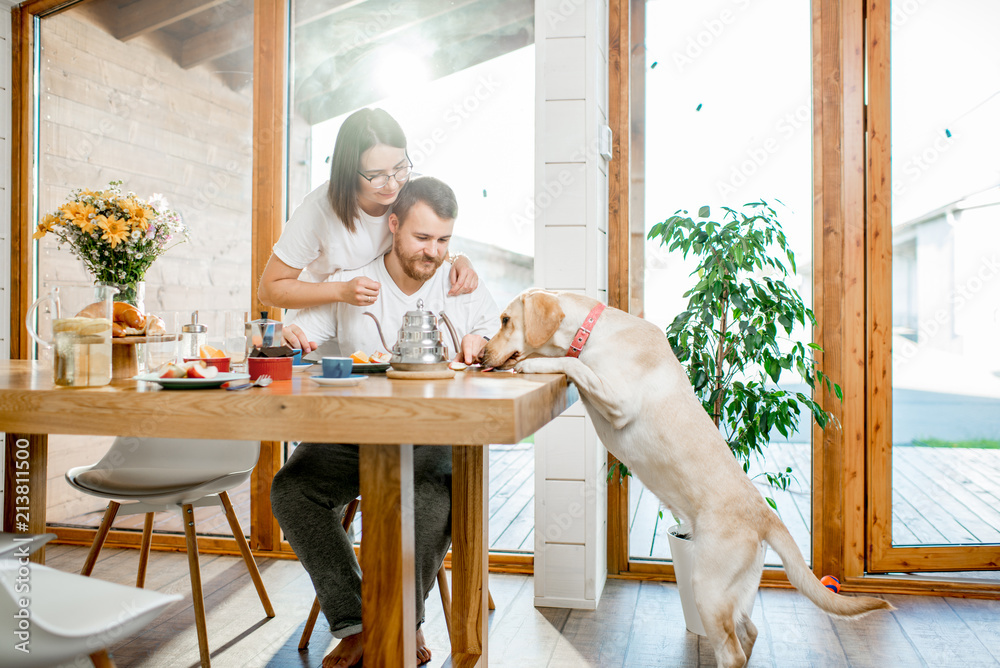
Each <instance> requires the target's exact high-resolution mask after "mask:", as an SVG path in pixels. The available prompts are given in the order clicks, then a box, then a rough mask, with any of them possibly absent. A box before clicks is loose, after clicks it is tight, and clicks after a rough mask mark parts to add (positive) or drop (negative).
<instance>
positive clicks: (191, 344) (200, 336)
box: [181, 311, 208, 357]
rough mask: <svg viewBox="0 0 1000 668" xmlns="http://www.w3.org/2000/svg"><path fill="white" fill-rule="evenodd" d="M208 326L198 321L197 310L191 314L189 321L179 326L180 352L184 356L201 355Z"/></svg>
mask: <svg viewBox="0 0 1000 668" xmlns="http://www.w3.org/2000/svg"><path fill="white" fill-rule="evenodd" d="M206 332H208V327H206V326H205V325H202V324H201V323H199V322H198V312H197V311H194V312H193V313H192V314H191V322H189V323H188V324H186V325H184V326H182V327H181V352H182V353H183V356H184V357H201V347H202V346H203V345H205V336H206Z"/></svg>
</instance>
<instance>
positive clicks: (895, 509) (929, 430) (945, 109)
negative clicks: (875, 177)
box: [890, 0, 1000, 545]
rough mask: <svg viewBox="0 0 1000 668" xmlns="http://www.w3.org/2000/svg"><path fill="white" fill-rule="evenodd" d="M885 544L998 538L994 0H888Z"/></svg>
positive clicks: (998, 96)
mask: <svg viewBox="0 0 1000 668" xmlns="http://www.w3.org/2000/svg"><path fill="white" fill-rule="evenodd" d="M892 8H893V11H892V14H891V16H892V23H891V42H890V43H891V61H892V76H891V81H892V83H891V108H892V116H891V123H892V126H891V127H892V258H893V261H892V266H893V273H892V295H893V323H892V325H893V340H892V397H893V400H892V446H893V447H892V543H893V544H894V545H941V544H945V545H948V544H965V545H976V544H981V543H993V544H996V543H1000V513H998V512H997V503H996V502H997V500H998V495H1000V486H998V485H997V483H996V479H997V473H1000V352H998V349H997V341H998V340H1000V264H998V258H997V249H998V248H1000V159H998V156H997V151H996V149H997V147H998V146H1000V128H998V126H997V118H998V117H1000V88H998V86H1000V79H998V76H997V73H998V71H1000V45H998V44H997V41H996V40H995V39H992V38H991V37H990V30H991V28H990V27H991V26H996V25H997V24H998V23H1000V6H998V5H997V4H996V3H993V2H981V1H975V0H966V1H964V2H950V3H947V4H935V3H928V4H926V5H921V6H920V7H919V8H916V6H911V5H910V4H909V3H905V2H895V3H892Z"/></svg>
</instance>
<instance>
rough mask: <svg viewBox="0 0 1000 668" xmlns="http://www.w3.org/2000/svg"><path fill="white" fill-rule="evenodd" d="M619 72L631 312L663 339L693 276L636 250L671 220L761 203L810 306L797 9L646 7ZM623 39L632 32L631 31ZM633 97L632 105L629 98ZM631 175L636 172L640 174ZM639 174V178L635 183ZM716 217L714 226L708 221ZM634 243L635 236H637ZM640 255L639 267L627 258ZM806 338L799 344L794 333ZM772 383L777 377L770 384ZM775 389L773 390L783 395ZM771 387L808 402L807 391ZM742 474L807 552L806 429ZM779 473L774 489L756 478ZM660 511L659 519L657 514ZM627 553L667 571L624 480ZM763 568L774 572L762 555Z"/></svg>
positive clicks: (806, 94)
mask: <svg viewBox="0 0 1000 668" xmlns="http://www.w3.org/2000/svg"><path fill="white" fill-rule="evenodd" d="M644 13H645V16H644V24H643V25H642V28H643V29H644V37H641V36H639V35H635V36H633V41H634V42H636V43H638V47H637V49H636V52H637V53H636V55H634V56H633V57H634V58H642V57H643V54H644V58H645V63H644V67H642V68H641V69H640V68H639V67H637V66H634V67H633V77H641V81H634V82H633V93H635V91H641V92H642V93H641V94H640V95H638V96H634V97H633V127H634V128H641V130H642V134H636V135H634V136H633V144H632V151H633V154H634V156H635V155H639V156H642V161H641V162H642V163H644V170H642V167H641V163H640V164H639V165H638V167H639V168H638V169H637V162H638V161H636V160H633V175H632V184H633V188H634V189H636V192H634V193H633V199H632V205H631V206H632V210H631V215H632V230H633V246H632V248H633V259H632V266H631V270H632V300H633V301H632V310H633V312H635V313H636V315H641V316H643V317H644V318H646V319H647V320H650V321H652V322H654V323H655V324H657V325H658V326H660V327H661V328H664V329H665V328H666V327H667V326H668V325H669V324H670V322H671V321H672V320H673V317H674V316H675V315H676V314H677V313H679V312H681V311H683V310H684V308H685V307H686V304H687V300H686V299H685V298H684V297H683V294H684V292H685V291H686V290H687V289H689V288H691V287H693V286H694V283H695V282H696V280H695V279H693V278H692V277H691V276H690V273H691V271H692V269H693V267H694V264H693V262H692V261H691V260H688V261H684V260H683V259H682V258H681V256H680V254H679V253H676V252H669V251H668V249H667V248H666V247H663V246H661V245H660V244H659V242H658V241H655V242H654V241H643V239H644V238H645V234H646V233H647V232H648V231H649V229H650V228H651V227H652V226H653V225H654V224H655V223H657V222H660V221H663V220H665V219H667V218H668V217H669V216H671V215H673V214H674V213H675V212H676V211H677V210H678V209H685V210H687V211H689V212H691V213H692V214H694V213H696V212H697V211H698V209H699V207H701V206H703V205H708V206H709V207H711V209H712V210H713V211H714V212H716V213H717V214H719V213H721V211H720V209H721V207H731V208H733V209H739V208H740V207H741V206H742V205H743V204H745V203H748V202H755V201H759V200H761V199H763V200H766V201H768V202H769V203H771V204H772V205H773V206H774V207H775V208H776V210H777V212H778V216H779V220H781V222H782V224H783V226H784V229H785V232H786V234H787V235H788V238H789V241H790V243H791V246H792V248H793V250H794V252H795V255H796V260H797V262H798V275H797V276H794V277H792V278H791V280H790V281H789V282H790V283H791V285H792V286H793V287H795V288H796V289H797V290H799V291H800V292H801V293H802V294H803V297H804V298H805V300H806V304H807V306H809V305H810V301H811V299H810V294H811V291H812V290H811V280H812V277H811V258H812V200H813V188H812V156H811V145H812V109H811V105H812V87H811V85H812V80H811V63H812V45H811V41H810V26H811V14H810V8H809V4H808V3H799V2H779V3H766V4H763V5H756V4H749V3H733V2H721V1H720V2H706V3H672V2H666V1H664V0H648V1H647V2H646V3H645V8H644ZM633 26H634V29H635V27H636V24H635V23H633ZM643 96H644V100H643ZM640 170H641V171H640ZM639 174H641V175H642V176H641V178H637V177H639ZM716 219H718V218H716ZM640 234H641V238H638V237H639V235H640ZM640 253H641V256H640ZM798 334H799V335H800V336H801V337H809V336H810V335H811V332H809V331H805V332H798ZM783 380H784V379H783ZM783 387H784V386H783ZM785 389H794V390H798V391H806V392H808V387H806V386H805V385H804V384H803V385H801V386H792V385H788V386H787V387H786V388H785ZM766 452H767V456H766V458H765V459H763V460H761V461H755V462H753V464H752V468H751V471H750V475H751V476H752V477H754V480H755V482H757V483H758V486H759V488H760V490H761V492H762V493H763V494H764V495H765V496H769V497H772V498H773V499H774V500H775V501H776V503H777V510H778V514H779V515H780V516H781V518H782V519H783V520H784V521H785V523H786V524H787V525H788V527H789V529H790V530H791V531H792V535H793V536H794V537H795V539H796V542H797V543H798V544H799V548H800V549H801V550H802V552H803V553H804V554H805V555H807V557H808V555H809V554H810V552H811V539H810V530H811V484H810V483H811V480H810V476H811V430H810V424H809V422H808V421H806V420H802V421H801V425H800V430H799V433H797V434H795V435H793V436H791V437H789V438H784V437H782V436H781V435H780V434H778V433H777V432H774V433H773V434H772V443H771V446H770V447H769V448H767V450H766ZM786 467H791V468H792V470H793V472H794V476H795V480H794V481H793V482H792V484H791V486H790V487H789V488H788V489H787V490H785V491H782V490H777V489H772V488H770V487H768V486H767V484H766V481H765V478H764V477H763V476H762V475H761V474H762V473H763V472H764V471H771V472H775V471H781V470H784V469H785V468H786ZM661 511H662V512H661ZM628 516H629V529H628V535H629V554H630V556H631V557H632V558H636V559H668V558H670V551H669V549H668V545H667V540H666V535H667V529H668V528H669V527H670V526H672V525H673V524H675V522H674V520H673V518H672V517H671V515H670V513H669V511H666V510H665V509H662V508H661V507H660V503H659V501H658V500H657V499H656V498H655V497H654V496H653V495H652V494H651V493H650V492H649V491H648V490H647V489H645V488H644V487H643V486H642V484H641V483H640V482H639V481H638V480H637V479H635V478H633V479H631V480H630V482H629V510H628ZM766 563H767V564H768V565H778V564H780V561H779V560H778V558H777V556H776V555H774V554H773V553H771V552H770V551H769V552H768V555H767V560H766Z"/></svg>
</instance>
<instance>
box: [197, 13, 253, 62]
mask: <svg viewBox="0 0 1000 668" xmlns="http://www.w3.org/2000/svg"><path fill="white" fill-rule="evenodd" d="M252 44H253V14H245V15H243V16H241V17H239V18H238V19H236V20H234V21H232V22H230V23H227V24H225V25H222V26H219V27H218V28H213V29H212V30H206V31H205V32H202V33H198V34H197V35H195V36H194V37H191V38H190V39H187V40H185V41H184V43H183V44H182V45H181V51H180V53H181V55H180V65H181V67H183V68H184V69H186V70H188V69H191V68H192V67H196V66H198V65H201V64H202V63H207V62H209V61H212V60H215V59H216V58H221V57H222V56H228V55H229V54H231V53H236V52H237V51H240V50H242V49H245V48H247V47H248V46H251V45H252Z"/></svg>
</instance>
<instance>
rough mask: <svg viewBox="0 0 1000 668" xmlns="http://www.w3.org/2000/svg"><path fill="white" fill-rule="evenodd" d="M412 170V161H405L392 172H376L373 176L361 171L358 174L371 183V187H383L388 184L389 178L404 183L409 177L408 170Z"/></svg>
mask: <svg viewBox="0 0 1000 668" xmlns="http://www.w3.org/2000/svg"><path fill="white" fill-rule="evenodd" d="M412 170H413V163H412V162H409V161H407V165H406V167H400V168H399V169H397V170H396V171H395V172H393V173H392V174H376V175H375V176H365V175H364V174H362V173H361V172H358V174H359V175H360V176H361V178H363V179H365V180H366V181H368V183H370V184H371V185H372V188H385V187H386V186H387V185H389V179H392V180H393V181H395V182H396V183H398V184H400V185H402V184H404V183H406V182H407V181H408V180H409V178H410V172H411V171H412Z"/></svg>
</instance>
